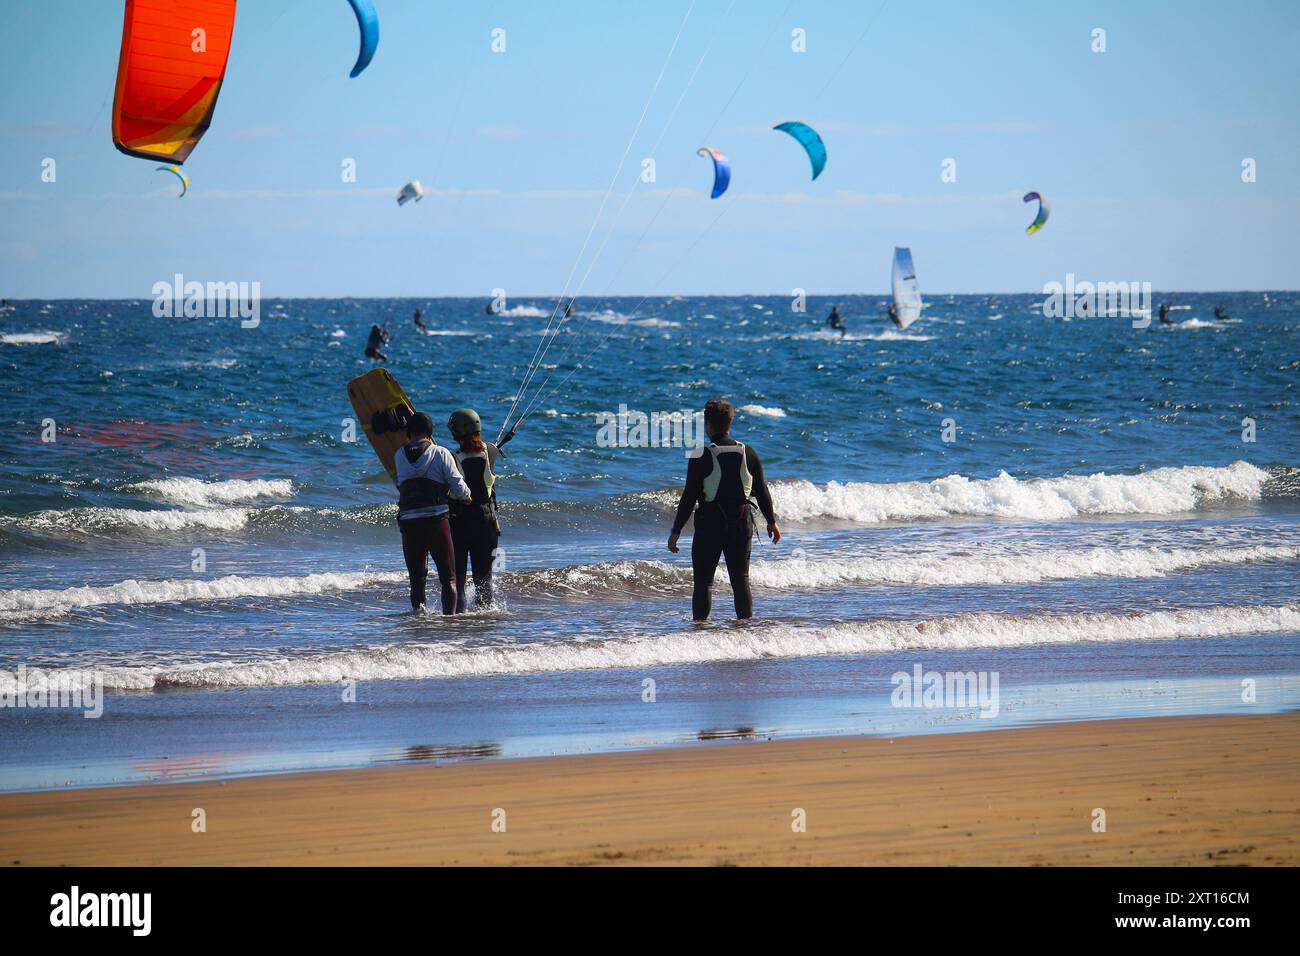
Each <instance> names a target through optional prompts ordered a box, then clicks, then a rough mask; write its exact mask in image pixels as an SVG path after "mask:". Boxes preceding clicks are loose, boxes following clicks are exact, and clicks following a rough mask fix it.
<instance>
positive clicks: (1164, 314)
mask: <svg viewBox="0 0 1300 956" xmlns="http://www.w3.org/2000/svg"><path fill="white" fill-rule="evenodd" d="M1160 321H1161V322H1163V323H1164V324H1165V325H1173V322H1174V320H1173V319H1171V318H1169V303H1168V302H1161V303H1160Z"/></svg>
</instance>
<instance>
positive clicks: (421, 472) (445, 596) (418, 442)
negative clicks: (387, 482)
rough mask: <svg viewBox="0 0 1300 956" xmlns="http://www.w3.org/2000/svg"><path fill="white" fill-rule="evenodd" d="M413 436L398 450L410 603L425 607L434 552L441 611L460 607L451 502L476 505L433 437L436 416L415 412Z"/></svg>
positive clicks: (400, 521) (401, 524) (399, 524)
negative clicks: (451, 525) (426, 588)
mask: <svg viewBox="0 0 1300 956" xmlns="http://www.w3.org/2000/svg"><path fill="white" fill-rule="evenodd" d="M406 437H407V438H409V439H410V441H409V442H407V443H406V444H405V445H403V446H402V447H401V448H399V449H398V450H397V455H396V456H395V458H394V460H395V461H396V463H397V492H398V496H399V498H398V503H397V527H398V529H399V530H401V532H402V557H403V558H405V559H406V572H407V574H408V575H410V578H411V607H412V609H414V610H416V611H420V610H423V609H424V583H425V581H426V579H427V578H428V576H429V555H431V554H432V555H433V563H434V566H435V567H436V568H437V569H438V584H439V585H440V587H441V589H442V613H443V614H454V613H455V612H456V603H457V602H456V579H455V578H454V577H453V573H452V572H453V570H454V567H453V566H454V562H455V554H454V551H453V548H452V543H451V527H450V525H449V524H448V517H447V510H448V509H447V502H448V501H449V500H454V501H458V502H461V503H463V504H465V505H470V504H472V500H471V495H470V490H469V486H468V485H467V484H465V479H464V478H462V477H461V475H460V470H459V469H457V467H456V459H455V458H454V457H452V454H451V452H450V451H448V450H447V449H446V448H443V447H442V446H441V445H439V444H438V443H437V442H435V441H434V440H433V419H432V418H430V417H429V415H428V414H427V413H425V412H416V413H415V414H414V415H413V416H411V420H410V422H408V423H407V426H406Z"/></svg>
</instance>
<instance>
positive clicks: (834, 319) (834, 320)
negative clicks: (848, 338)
mask: <svg viewBox="0 0 1300 956" xmlns="http://www.w3.org/2000/svg"><path fill="white" fill-rule="evenodd" d="M826 324H827V325H829V326H830V327H831V328H832V329H839V332H840V335H841V336H843V335H844V334H845V333H846V332H848V329H847V328H846V327H845V325H844V316H842V315H840V307H839V306H838V305H833V306H831V314H830V315H828V316H827V317H826Z"/></svg>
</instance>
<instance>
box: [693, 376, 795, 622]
mask: <svg viewBox="0 0 1300 956" xmlns="http://www.w3.org/2000/svg"><path fill="white" fill-rule="evenodd" d="M731 419H732V410H731V403H729V402H724V401H722V400H721V399H711V400H710V401H709V402H708V403H707V404H706V405H705V406H704V429H705V431H707V432H708V435H709V444H708V445H707V446H705V447H704V448H702V449H700V452H699V454H697V455H695V456H694V457H692V458H691V460H690V462H689V463H688V464H687V466H686V487H685V488H684V489H683V490H682V497H681V500H680V501H679V502H678V503H677V516H676V518H675V519H674V520H673V530H672V533H671V534H669V535H668V550H669V551H672V552H673V553H674V554H676V553H677V539H678V538H679V537H680V536H681V533H682V528H684V527H685V526H686V519H687V518H689V517H691V512H692V511H693V512H694V513H695V532H694V534H693V536H692V538H691V567H692V570H693V572H694V578H695V591H694V595H693V597H692V599H691V614H692V616H693V617H694V618H695V620H697V621H705V620H708V617H709V610H710V607H711V604H712V595H711V590H712V587H713V575H714V572H716V571H717V569H718V559H719V558H720V557H725V558H726V561H727V576H728V578H730V579H731V590H732V594H733V595H734V597H735V600H736V617H738V618H748V617H752V616H753V614H754V599H753V596H752V595H751V594H750V591H749V554H750V548H751V547H752V544H753V538H754V514H753V511H752V508H753V507H754V503H755V500H757V503H758V508H759V510H760V511H761V512H762V513H763V518H764V519H765V520H766V521H767V535H768V537H769V538H771V539H772V543H773V544H776V543H777V542H779V541H780V540H781V529H780V528H778V527H777V526H776V514H775V512H774V511H773V510H772V495H771V493H770V492H769V491H768V490H767V482H766V481H764V479H763V464H762V462H760V461H759V460H758V455H757V453H755V451H754V449H752V448H747V447H746V446H744V445H742V444H741V443H740V442H738V441H736V440H735V439H734V438H732V437H731ZM696 505H698V506H699V507H698V508H697V507H696Z"/></svg>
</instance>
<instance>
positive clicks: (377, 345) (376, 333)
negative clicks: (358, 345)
mask: <svg viewBox="0 0 1300 956" xmlns="http://www.w3.org/2000/svg"><path fill="white" fill-rule="evenodd" d="M391 338H392V335H390V334H389V332H388V330H387V329H384V328H380V327H379V326H378V325H372V326H370V338H369V339H368V340H367V341H366V358H368V359H374V360H375V361H376V362H386V361H388V356H387V355H385V354H384V353H383V352H382V351H380V349H382V348H383V347H384V346H385V345H387V344H388V340H389V339H391Z"/></svg>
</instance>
